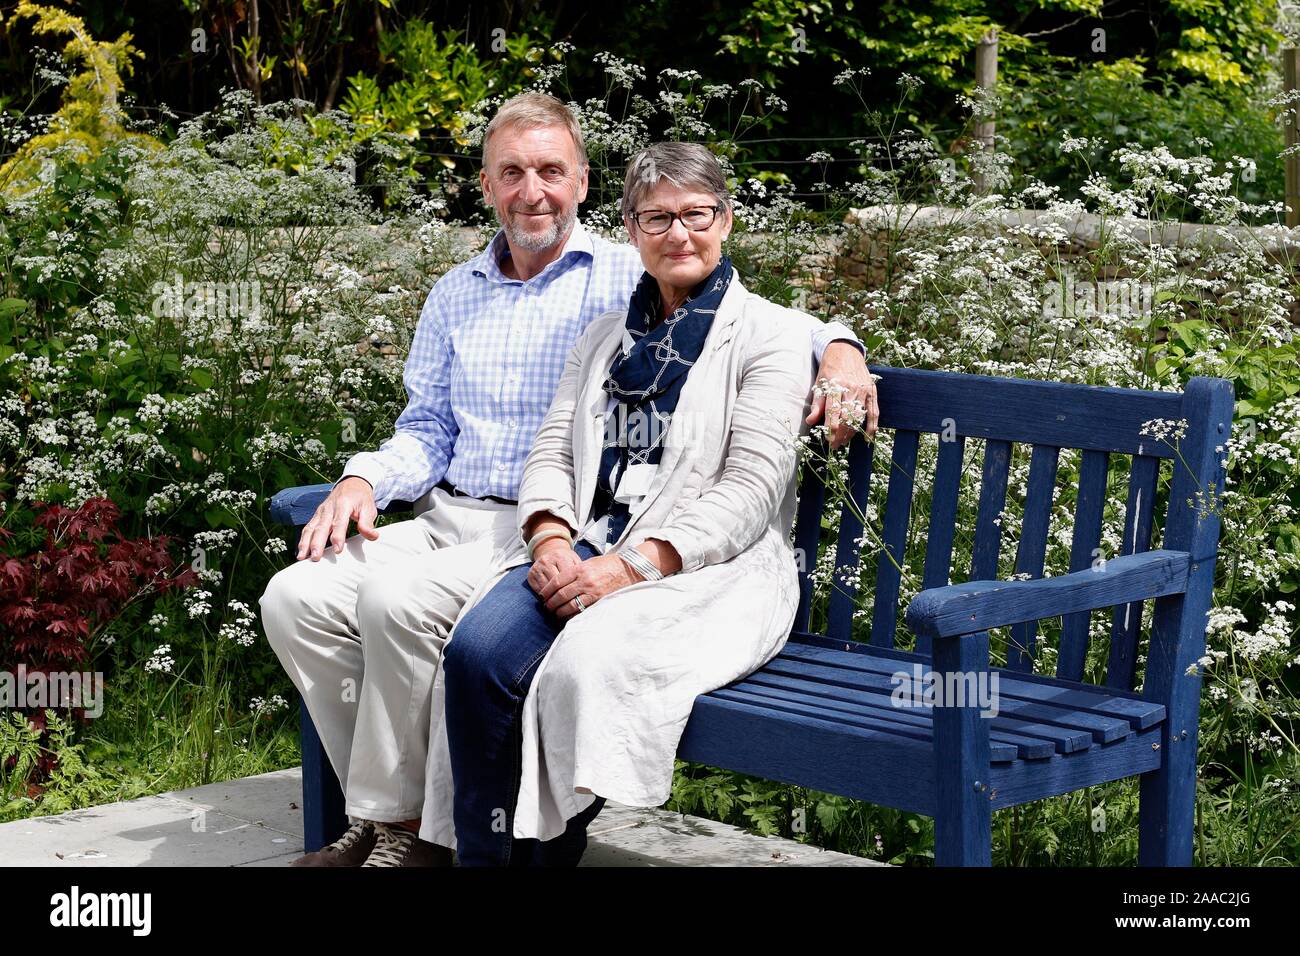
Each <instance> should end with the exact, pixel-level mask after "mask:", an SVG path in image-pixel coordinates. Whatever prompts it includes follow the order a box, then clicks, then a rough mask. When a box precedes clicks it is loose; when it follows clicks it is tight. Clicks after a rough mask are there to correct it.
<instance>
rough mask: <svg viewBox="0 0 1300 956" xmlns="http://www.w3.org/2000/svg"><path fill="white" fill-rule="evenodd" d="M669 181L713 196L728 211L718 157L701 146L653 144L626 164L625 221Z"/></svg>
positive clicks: (696, 144) (680, 186) (728, 201)
mask: <svg viewBox="0 0 1300 956" xmlns="http://www.w3.org/2000/svg"><path fill="white" fill-rule="evenodd" d="M663 179H666V180H668V181H669V182H670V183H672V184H673V185H674V186H676V187H677V188H678V189H698V190H699V191H700V192H705V193H711V194H712V195H713V198H714V199H715V200H716V201H717V203H718V205H720V206H721V207H722V208H723V209H725V210H730V209H731V193H730V192H728V191H727V179H726V177H725V176H724V175H723V172H722V164H721V163H719V162H718V158H717V157H716V156H714V155H713V154H712V153H711V152H709V150H708V148H707V147H705V146H704V145H702V144H700V143H651V144H650V145H649V146H647V147H646V148H645V149H643V150H641V152H639V153H637V154H636V155H635V156H633V157H632V159H631V160H630V161H629V162H628V164H627V176H626V177H625V178H624V180H623V218H624V219H628V218H630V217H631V216H632V215H633V213H635V212H636V209H637V206H638V205H639V204H640V202H641V200H642V199H644V198H645V195H646V193H648V192H650V190H652V189H654V188H655V186H657V185H658V184H659V181H660V180H663Z"/></svg>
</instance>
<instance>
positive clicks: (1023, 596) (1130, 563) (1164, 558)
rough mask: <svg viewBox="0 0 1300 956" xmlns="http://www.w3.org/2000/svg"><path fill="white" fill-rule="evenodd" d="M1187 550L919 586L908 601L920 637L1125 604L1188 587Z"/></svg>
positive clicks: (958, 633) (912, 623)
mask: <svg viewBox="0 0 1300 956" xmlns="http://www.w3.org/2000/svg"><path fill="white" fill-rule="evenodd" d="M1190 567H1191V556H1190V555H1189V554H1188V553H1187V552H1185V551H1144V552H1142V553H1141V554H1128V555H1124V556H1123V557H1120V558H1111V559H1110V560H1108V561H1106V562H1105V564H1103V565H1101V566H1100V567H1098V568H1088V569H1087V570H1084V571H1074V572H1072V573H1070V574H1062V575H1059V576H1057V577H1051V578H1036V579H1034V580H1032V581H967V582H966V583H965V584H950V585H948V586H947V587H942V588H930V589H929V590H926V591H922V592H921V593H920V594H918V595H917V596H916V597H915V598H913V599H912V603H911V604H909V605H908V607H907V626H908V627H909V628H910V629H911V631H912V633H913V634H916V635H917V636H919V637H921V636H923V637H931V638H937V637H959V636H961V635H964V634H974V633H977V632H979V631H986V630H988V629H989V628H992V627H1005V626H1006V625H1008V624H1020V623H1022V622H1024V621H1036V620H1038V619H1040V618H1047V617H1058V616H1059V615H1062V614H1073V613H1076V612H1078V611H1091V610H1094V609H1095V608H1100V607H1111V606H1113V605H1117V604H1128V603H1129V602H1131V601H1142V600H1146V599H1147V598H1157V597H1163V596H1164V595H1166V594H1178V593H1181V592H1183V591H1185V590H1187V575H1188V571H1189V569H1190Z"/></svg>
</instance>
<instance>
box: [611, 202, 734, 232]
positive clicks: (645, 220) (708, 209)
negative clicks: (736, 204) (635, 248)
mask: <svg viewBox="0 0 1300 956" xmlns="http://www.w3.org/2000/svg"><path fill="white" fill-rule="evenodd" d="M721 211H722V207H721V206H693V207H691V208H690V209H683V210H682V211H681V212H680V213H677V212H666V211H664V210H662V209H647V210H645V211H644V212H638V213H633V215H632V219H633V221H634V222H635V223H636V224H637V228H639V229H640V230H641V231H642V232H644V233H645V234H646V235H647V236H658V235H660V234H662V233H665V232H667V231H668V230H669V229H671V228H672V227H673V220H674V219H680V220H681V221H682V225H683V226H685V227H686V228H687V229H689V230H690V231H691V232H703V231H704V230H705V229H708V228H709V227H710V226H712V225H713V220H714V219H716V218H717V217H718V213H719V212H721Z"/></svg>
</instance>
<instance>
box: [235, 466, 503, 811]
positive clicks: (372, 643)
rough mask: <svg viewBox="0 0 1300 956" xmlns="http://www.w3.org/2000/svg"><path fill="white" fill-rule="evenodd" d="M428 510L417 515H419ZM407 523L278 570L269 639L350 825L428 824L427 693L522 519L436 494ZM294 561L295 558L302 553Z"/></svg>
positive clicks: (492, 505) (265, 613)
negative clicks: (454, 632)
mask: <svg viewBox="0 0 1300 956" xmlns="http://www.w3.org/2000/svg"><path fill="white" fill-rule="evenodd" d="M426 504H427V505H428V508H427V510H423V511H421V510H420V509H421V506H423V505H426ZM416 510H417V516H416V517H415V518H414V519H413V520H411V521H403V522H399V523H397V524H391V525H385V526H384V527H382V528H379V529H378V531H379V538H378V539H377V540H375V541H367V540H366V539H365V538H364V537H362V536H361V535H359V534H357V535H353V536H352V537H350V538H348V539H347V542H346V544H345V545H344V548H343V551H342V552H341V553H340V554H335V553H334V551H333V549H332V548H329V547H327V549H326V551H325V554H324V555H323V556H322V557H321V559H320V560H319V561H312V560H311V559H310V558H305V559H303V560H301V561H298V562H296V563H295V564H293V565H290V566H289V567H287V568H285V569H284V570H282V571H280V572H279V573H278V574H276V575H275V577H273V578H272V579H271V582H270V583H269V584H268V585H267V588H266V592H265V593H264V594H263V595H262V598H261V609H262V624H263V627H264V628H265V630H266V636H267V639H268V640H269V641H270V643H271V646H272V648H274V650H275V653H276V656H277V657H279V659H280V663H281V665H282V666H283V667H284V669H285V672H286V673H287V674H288V675H289V677H290V679H291V680H292V681H293V683H294V685H295V686H296V687H297V688H298V691H299V692H300V693H301V694H302V696H303V700H304V701H305V702H306V704H307V711H308V713H309V714H311V718H312V721H313V722H314V723H315V725H316V729H317V731H318V732H319V733H320V738H321V743H322V744H323V745H324V748H325V753H326V755H327V756H328V757H329V761H330V763H331V765H333V767H334V772H335V773H336V774H337V775H338V778H339V780H340V781H341V782H342V784H343V792H344V797H345V800H346V811H347V813H348V815H349V816H351V817H353V818H362V819H366V820H377V821H380V822H383V823H394V822H397V821H399V820H412V819H416V818H418V817H419V816H420V814H421V811H422V808H423V804H424V791H425V761H426V758H427V755H428V750H429V717H430V714H429V709H430V691H431V688H432V686H433V682H434V679H435V677H436V676H437V674H438V669H439V667H440V666H441V664H442V650H443V646H444V645H445V644H446V643H447V639H448V637H449V636H450V634H451V629H452V625H453V624H455V621H456V618H457V616H458V615H459V614H460V611H461V609H462V608H463V607H464V605H465V602H466V601H467V600H468V599H469V597H470V595H471V593H473V590H474V588H475V587H476V586H477V585H478V584H479V583H480V582H481V581H482V580H483V579H484V578H486V577H487V576H488V575H489V574H490V573H491V569H492V564H493V555H494V552H496V551H498V550H499V549H501V548H503V547H505V546H507V545H509V544H511V543H512V542H513V541H514V540H515V539H516V538H517V536H518V534H519V530H518V527H517V524H516V509H515V506H514V505H504V504H500V503H498V502H494V501H486V500H481V499H478V498H459V497H454V496H452V495H450V494H448V493H447V492H445V491H443V490H442V489H440V488H435V489H433V490H432V491H431V492H429V494H428V495H426V496H425V497H424V498H422V499H421V501H420V502H418V503H417V505H416ZM293 553H295V554H296V553H297V547H296V545H295V547H294V549H293Z"/></svg>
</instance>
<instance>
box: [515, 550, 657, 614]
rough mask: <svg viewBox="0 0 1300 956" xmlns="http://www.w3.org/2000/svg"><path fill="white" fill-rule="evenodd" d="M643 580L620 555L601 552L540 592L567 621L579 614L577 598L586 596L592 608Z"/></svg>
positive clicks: (547, 605)
mask: <svg viewBox="0 0 1300 956" xmlns="http://www.w3.org/2000/svg"><path fill="white" fill-rule="evenodd" d="M574 557H577V554H576V552H575V553H574ZM640 580H641V579H640V578H639V577H637V576H636V575H635V574H633V573H632V569H631V568H629V567H628V566H627V563H626V562H625V561H624V560H623V559H622V558H620V557H619V556H618V555H616V554H601V555H597V556H596V557H594V558H588V559H587V560H586V561H581V560H580V561H579V562H578V567H577V569H576V573H574V575H573V576H572V578H570V579H569V580H567V581H565V580H563V579H562V578H560V577H556V578H553V579H551V580H550V581H548V582H547V584H546V586H545V587H543V588H542V590H540V591H538V592H537V593H538V596H539V597H540V598H541V599H542V600H543V601H545V602H546V609H547V610H548V611H550V612H552V613H553V614H554V615H555V616H556V617H558V618H560V619H561V620H564V619H565V618H569V617H573V615H575V614H577V613H578V606H577V605H576V604H574V603H573V599H574V598H575V597H580V598H582V603H583V604H584V605H585V606H586V607H591V606H592V605H593V604H595V603H596V602H597V601H599V600H600V599H601V598H603V597H604V596H605V595H606V594H609V593H611V592H613V591H617V590H618V589H619V588H625V587H627V586H628V585H629V584H636V583H637V582H638V581H640Z"/></svg>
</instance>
